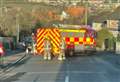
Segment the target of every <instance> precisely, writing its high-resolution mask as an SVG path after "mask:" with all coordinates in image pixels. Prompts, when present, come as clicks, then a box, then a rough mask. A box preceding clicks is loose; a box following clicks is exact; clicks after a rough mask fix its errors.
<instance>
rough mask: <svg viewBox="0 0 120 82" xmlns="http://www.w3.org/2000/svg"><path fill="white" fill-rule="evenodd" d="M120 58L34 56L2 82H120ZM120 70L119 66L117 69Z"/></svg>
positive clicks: (105, 54) (109, 55)
mask: <svg viewBox="0 0 120 82" xmlns="http://www.w3.org/2000/svg"><path fill="white" fill-rule="evenodd" d="M119 57H120V56H116V54H114V53H108V52H98V53H97V54H96V55H91V56H78V57H70V58H68V59H66V60H65V61H58V60H57V59H53V60H51V61H44V60H43V59H42V58H41V56H31V58H30V59H29V60H27V61H25V62H24V63H22V65H20V66H18V67H15V68H14V69H13V70H11V71H10V72H9V73H7V74H5V75H1V76H0V80H1V82H120V78H119V77H120V68H119V67H116V66H115V65H114V63H112V62H113V61H117V60H119ZM118 66H119V65H118Z"/></svg>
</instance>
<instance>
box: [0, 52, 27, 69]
mask: <svg viewBox="0 0 120 82" xmlns="http://www.w3.org/2000/svg"><path fill="white" fill-rule="evenodd" d="M24 55H25V53H24V52H23V51H22V50H13V51H11V50H8V51H6V52H5V55H4V56H3V57H2V58H1V59H0V67H1V68H4V67H7V66H8V65H10V64H14V63H15V62H17V61H18V60H20V59H21V58H22V57H23V56H24Z"/></svg>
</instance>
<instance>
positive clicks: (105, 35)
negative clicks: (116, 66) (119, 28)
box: [97, 28, 113, 47]
mask: <svg viewBox="0 0 120 82" xmlns="http://www.w3.org/2000/svg"><path fill="white" fill-rule="evenodd" d="M112 38H113V34H112V33H110V32H109V31H108V29H107V28H103V29H101V30H100V31H98V32H97V47H102V44H103V42H104V40H105V39H112Z"/></svg>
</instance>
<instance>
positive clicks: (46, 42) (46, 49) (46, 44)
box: [44, 37, 51, 60]
mask: <svg viewBox="0 0 120 82" xmlns="http://www.w3.org/2000/svg"><path fill="white" fill-rule="evenodd" d="M44 59H45V60H51V43H50V39H49V38H47V37H45V39H44Z"/></svg>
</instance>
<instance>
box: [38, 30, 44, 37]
mask: <svg viewBox="0 0 120 82" xmlns="http://www.w3.org/2000/svg"><path fill="white" fill-rule="evenodd" d="M43 31H44V29H42V30H41V31H40V32H39V33H38V34H37V37H39V36H40V34H41V33H42V32H43Z"/></svg>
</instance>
